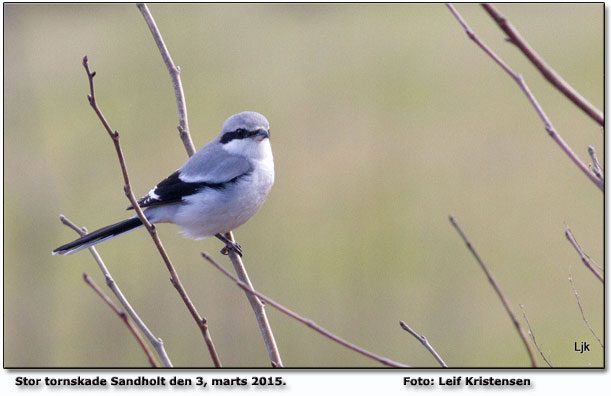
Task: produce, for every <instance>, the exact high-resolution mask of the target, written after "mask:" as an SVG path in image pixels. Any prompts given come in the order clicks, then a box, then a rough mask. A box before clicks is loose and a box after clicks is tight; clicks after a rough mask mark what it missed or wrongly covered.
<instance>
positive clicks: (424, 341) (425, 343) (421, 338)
mask: <svg viewBox="0 0 611 396" xmlns="http://www.w3.org/2000/svg"><path fill="white" fill-rule="evenodd" d="M399 324H400V325H401V328H402V329H403V330H405V331H407V332H408V333H410V334H411V335H413V336H414V338H416V339H417V340H418V341H420V343H421V344H422V345H423V346H424V347H425V348H426V349H427V350H428V351H429V352H430V353H431V355H433V357H434V358H435V360H437V362H438V363H439V364H440V365H441V367H444V368H448V365H447V364H446V362H444V361H443V359H442V358H441V356H439V354H438V353H437V351H436V350H435V348H433V346H432V345H431V344H430V343H429V340H427V339H426V337H425V336H423V335H420V334H418V333H416V331H415V330H414V329H412V328H411V327H409V326H408V325H407V323H405V322H404V321H402V320H400V321H399Z"/></svg>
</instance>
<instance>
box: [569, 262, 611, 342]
mask: <svg viewBox="0 0 611 396" xmlns="http://www.w3.org/2000/svg"><path fill="white" fill-rule="evenodd" d="M569 283H570V284H571V288H572V289H573V293H574V294H575V299H576V300H577V306H578V307H579V312H581V318H582V319H583V321H584V322H585V324H586V326H588V329H589V330H590V333H592V335H593V336H594V338H596V341H598V343H599V344H600V346H601V347H602V348H604V347H605V346H604V345H603V343H602V341H601V340H600V338H598V336H597V335H596V333H595V332H594V329H592V326H590V321H589V320H588V319H587V318H586V314H585V313H584V312H583V307H582V306H581V300H580V298H579V293H577V289H575V284H574V283H573V275H572V274H571V270H570V269H569Z"/></svg>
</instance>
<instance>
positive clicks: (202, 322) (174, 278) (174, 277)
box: [83, 56, 221, 367]
mask: <svg viewBox="0 0 611 396" xmlns="http://www.w3.org/2000/svg"><path fill="white" fill-rule="evenodd" d="M83 67H84V68H85V71H86V72H87V77H88V79H89V89H90V94H89V95H88V98H89V104H90V105H91V107H92V108H93V110H94V111H95V113H96V114H97V115H98V118H99V119H100V121H101V122H102V124H103V125H104V128H105V129H106V132H108V135H109V136H110V138H111V139H112V141H113V143H114V145H115V151H116V152H117V157H118V159H119V163H120V165H121V172H122V173H123V181H124V183H125V185H124V187H123V190H124V191H125V195H126V196H127V198H128V199H129V201H130V203H131V204H132V207H133V208H134V210H135V211H136V214H137V215H138V218H140V220H141V221H142V224H144V226H145V227H146V229H147V230H148V232H149V234H150V235H151V238H152V239H153V242H154V243H155V246H156V247H157V250H158V251H159V254H160V255H161V257H162V259H163V261H164V263H165V265H166V267H167V268H168V271H169V272H170V282H171V283H172V285H174V287H175V288H176V290H177V291H178V294H179V295H180V297H181V298H182V300H183V302H184V303H185V305H186V306H187V309H188V310H189V312H190V313H191V316H193V319H194V320H195V322H196V323H197V325H198V326H199V328H200V331H201V332H202V335H203V336H204V340H205V342H206V346H207V347H208V352H209V353H210V357H211V358H212V361H213V362H214V365H215V366H216V367H221V362H220V360H219V357H218V354H217V353H216V349H215V348H214V344H213V342H212V339H211V337H210V331H209V330H208V323H207V321H206V319H205V318H202V317H201V315H200V314H199V312H197V309H196V308H195V305H193V302H192V301H191V299H190V298H189V295H188V294H187V291H186V290H185V288H184V287H183V285H182V283H181V282H180V278H179V277H178V274H177V273H176V269H175V268H174V265H173V264H172V262H171V261H170V257H169V256H168V254H167V252H166V251H165V248H164V247H163V244H162V243H161V240H160V239H159V236H158V235H157V230H156V228H155V226H154V225H153V224H151V223H150V222H149V221H148V219H147V218H146V216H145V215H144V213H143V212H142V209H141V208H140V206H139V205H138V201H137V200H136V197H135V196H134V194H133V192H132V188H131V184H130V181H129V175H128V173H127V166H126V165H125V159H124V157H123V152H122V150H121V145H120V143H119V132H117V131H114V132H113V131H112V129H111V128H110V125H109V124H108V121H106V118H105V117H104V115H103V114H102V112H101V111H100V109H99V108H98V105H97V102H96V99H95V93H94V89H93V77H94V76H95V72H90V71H89V65H88V63H87V57H86V56H85V57H84V58H83Z"/></svg>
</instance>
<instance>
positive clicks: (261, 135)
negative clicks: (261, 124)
mask: <svg viewBox="0 0 611 396" xmlns="http://www.w3.org/2000/svg"><path fill="white" fill-rule="evenodd" d="M256 139H257V140H258V141H259V142H260V141H263V140H265V139H269V131H267V130H265V129H263V128H261V129H259V130H258V131H257V136H256Z"/></svg>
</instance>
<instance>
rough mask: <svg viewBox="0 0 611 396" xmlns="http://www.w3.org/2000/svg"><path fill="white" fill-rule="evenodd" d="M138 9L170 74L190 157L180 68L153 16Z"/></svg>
mask: <svg viewBox="0 0 611 396" xmlns="http://www.w3.org/2000/svg"><path fill="white" fill-rule="evenodd" d="M138 9H139V10H140V12H141V13H142V15H143V16H144V20H145V21H146V24H147V25H148V27H149V29H150V30H151V33H152V34H153V39H154V40H155V43H156V44H157V48H159V52H161V57H162V58H163V62H164V63H165V65H166V67H167V68H168V72H169V73H170V78H171V79H172V85H173V87H174V95H175V96H176V105H177V107H178V133H179V134H180V138H181V139H182V142H183V143H184V145H185V148H186V149H187V154H188V155H189V157H190V156H192V155H193V154H195V146H194V145H193V140H192V139H191V133H190V132H189V119H188V117H187V104H186V102H185V92H184V91H183V89H182V81H181V79H180V68H179V67H178V66H176V65H175V64H174V61H173V60H172V57H171V56H170V52H169V51H168V48H167V47H166V46H165V43H164V42H163V37H161V33H160V32H159V29H158V28H157V24H156V23H155V19H153V15H151V12H150V11H149V9H148V7H147V6H146V4H144V3H139V4H138Z"/></svg>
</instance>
